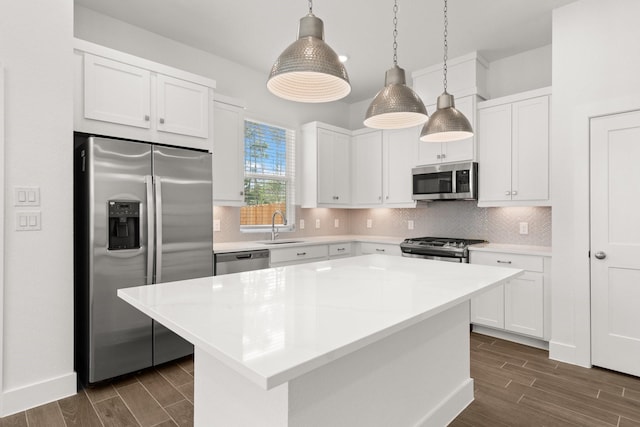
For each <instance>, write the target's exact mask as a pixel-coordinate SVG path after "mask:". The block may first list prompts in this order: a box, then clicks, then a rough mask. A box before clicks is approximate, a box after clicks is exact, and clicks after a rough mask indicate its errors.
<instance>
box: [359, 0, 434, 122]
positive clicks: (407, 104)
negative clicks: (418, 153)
mask: <svg viewBox="0 0 640 427" xmlns="http://www.w3.org/2000/svg"><path fill="white" fill-rule="evenodd" d="M397 37H398V1H397V0H395V1H394V4H393V68H390V69H388V70H387V72H386V73H385V76H384V88H382V89H381V90H380V92H378V93H377V95H376V96H375V97H374V98H373V101H371V104H370V105H369V108H368V109H367V113H366V115H365V120H364V125H365V126H367V127H370V128H376V129H402V128H408V127H412V126H417V125H421V124H422V123H424V122H426V121H427V119H428V118H429V116H428V115H427V109H426V108H425V106H424V104H423V103H422V100H421V99H420V97H419V96H418V95H417V94H416V93H415V92H414V91H413V90H412V89H411V88H410V87H409V86H407V84H406V83H407V80H406V78H405V74H404V69H402V68H400V67H398V42H397Z"/></svg>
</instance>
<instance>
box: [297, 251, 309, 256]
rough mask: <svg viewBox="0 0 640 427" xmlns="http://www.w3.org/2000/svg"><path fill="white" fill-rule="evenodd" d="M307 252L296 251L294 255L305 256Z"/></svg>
mask: <svg viewBox="0 0 640 427" xmlns="http://www.w3.org/2000/svg"><path fill="white" fill-rule="evenodd" d="M306 254H307V253H306V252H298V253H297V254H296V255H298V256H305V255H306Z"/></svg>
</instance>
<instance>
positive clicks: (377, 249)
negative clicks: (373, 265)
mask: <svg viewBox="0 0 640 427" xmlns="http://www.w3.org/2000/svg"><path fill="white" fill-rule="evenodd" d="M384 251H385V250H384V249H380V248H376V252H384Z"/></svg>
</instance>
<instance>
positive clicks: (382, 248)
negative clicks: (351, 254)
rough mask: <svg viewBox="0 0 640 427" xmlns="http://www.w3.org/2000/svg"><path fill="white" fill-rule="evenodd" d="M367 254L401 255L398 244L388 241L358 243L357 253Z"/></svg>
mask: <svg viewBox="0 0 640 427" xmlns="http://www.w3.org/2000/svg"><path fill="white" fill-rule="evenodd" d="M369 254H380V255H395V256H401V255H402V251H401V250H400V245H393V244H390V243H370V242H360V243H358V255H369Z"/></svg>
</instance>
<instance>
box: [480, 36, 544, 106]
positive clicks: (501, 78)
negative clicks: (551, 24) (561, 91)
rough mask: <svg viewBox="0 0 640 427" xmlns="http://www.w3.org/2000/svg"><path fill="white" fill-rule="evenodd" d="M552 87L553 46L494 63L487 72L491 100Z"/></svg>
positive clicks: (532, 50)
mask: <svg viewBox="0 0 640 427" xmlns="http://www.w3.org/2000/svg"><path fill="white" fill-rule="evenodd" d="M547 86H551V45H547V46H542V47H539V48H537V49H531V50H528V51H526V52H522V53H519V54H517V55H513V56H509V57H507V58H503V59H499V60H497V61H493V62H491V63H490V64H489V71H488V72H487V91H488V92H489V96H490V97H491V98H499V97H501V96H506V95H513V94H514V93H520V92H526V91H528V90H532V89H539V88H541V87H547Z"/></svg>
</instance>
